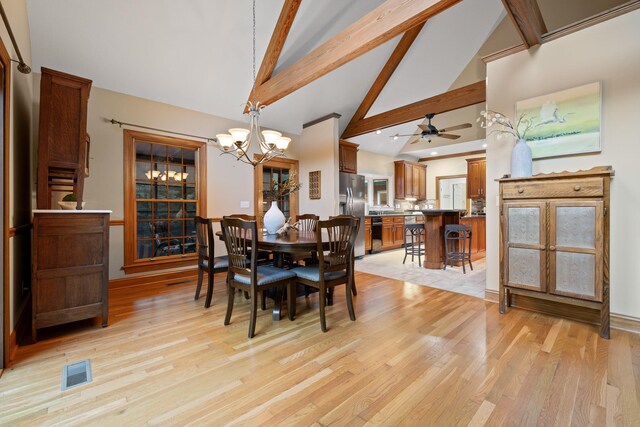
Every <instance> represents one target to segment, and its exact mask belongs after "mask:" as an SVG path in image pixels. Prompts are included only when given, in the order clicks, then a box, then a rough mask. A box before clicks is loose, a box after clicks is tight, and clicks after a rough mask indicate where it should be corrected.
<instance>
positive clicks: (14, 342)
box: [6, 329, 18, 366]
mask: <svg viewBox="0 0 640 427" xmlns="http://www.w3.org/2000/svg"><path fill="white" fill-rule="evenodd" d="M17 351H18V331H17V329H14V330H13V331H11V334H10V335H9V360H7V361H6V365H7V366H9V365H10V364H11V362H12V361H13V360H15V358H16V352H17Z"/></svg>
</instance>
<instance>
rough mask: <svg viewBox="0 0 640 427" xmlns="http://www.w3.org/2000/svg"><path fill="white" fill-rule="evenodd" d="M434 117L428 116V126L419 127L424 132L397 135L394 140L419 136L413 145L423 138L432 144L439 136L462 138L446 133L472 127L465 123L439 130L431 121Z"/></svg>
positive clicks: (432, 115) (431, 114)
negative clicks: (434, 138) (401, 137)
mask: <svg viewBox="0 0 640 427" xmlns="http://www.w3.org/2000/svg"><path fill="white" fill-rule="evenodd" d="M434 116H435V114H434V113H430V114H427V115H426V116H425V117H426V118H427V119H428V120H429V123H428V124H426V125H418V127H419V128H420V129H422V132H420V133H413V134H409V135H398V134H395V135H393V138H394V139H398V137H400V136H419V137H420V138H418V139H416V140H415V141H413V142H412V144H415V143H416V142H418V141H419V140H420V139H421V138H427V139H428V141H429V142H431V138H433V137H436V136H438V137H440V138H447V139H458V138H460V135H452V134H449V133H445V132H451V131H454V130H460V129H467V128H470V127H471V123H464V124H461V125H457V126H451V127H449V128H446V129H438V128H436V127H435V126H434V125H432V124H431V119H433V118H434Z"/></svg>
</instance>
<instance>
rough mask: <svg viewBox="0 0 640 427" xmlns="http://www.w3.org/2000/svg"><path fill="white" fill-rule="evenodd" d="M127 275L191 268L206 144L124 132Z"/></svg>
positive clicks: (203, 193)
mask: <svg viewBox="0 0 640 427" xmlns="http://www.w3.org/2000/svg"><path fill="white" fill-rule="evenodd" d="M124 145H125V156H124V158H125V165H124V166H125V174H124V175H125V176H124V178H125V183H124V185H125V192H124V193H125V201H124V202H125V203H124V205H125V206H124V207H125V265H124V270H125V272H127V273H133V272H140V271H148V270H157V269H166V268H173V267H179V266H184V265H191V264H194V265H195V260H196V255H195V253H196V240H195V225H194V221H193V219H194V217H195V216H196V215H201V214H202V212H204V210H205V206H206V191H205V183H206V173H205V168H206V166H205V165H206V163H205V161H206V144H205V143H204V142H199V141H192V140H187V139H180V138H173V137H167V136H162V135H155V134H150V133H144V132H136V131H130V130H125V131H124Z"/></svg>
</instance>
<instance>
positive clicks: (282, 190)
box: [262, 172, 302, 234]
mask: <svg viewBox="0 0 640 427" xmlns="http://www.w3.org/2000/svg"><path fill="white" fill-rule="evenodd" d="M300 188H302V184H300V182H298V176H297V174H296V173H295V172H293V173H291V175H290V176H289V178H288V179H285V180H284V181H282V182H280V183H279V182H277V181H276V180H275V179H272V180H271V184H270V186H269V189H268V190H265V191H263V193H262V194H263V198H264V200H265V201H266V202H271V207H270V208H269V210H268V211H267V212H266V213H265V214H264V228H266V229H267V233H268V234H276V233H277V232H278V231H279V230H280V229H281V228H282V227H283V226H284V225H285V223H286V222H287V219H286V218H285V216H284V214H283V213H282V211H281V210H280V209H279V208H278V201H279V200H282V198H283V197H285V196H288V195H291V194H293V193H296V192H297V191H300Z"/></svg>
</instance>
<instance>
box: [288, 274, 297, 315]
mask: <svg viewBox="0 0 640 427" xmlns="http://www.w3.org/2000/svg"><path fill="white" fill-rule="evenodd" d="M295 288H296V282H295V281H293V280H292V281H290V282H289V283H287V316H288V317H289V320H293V319H295V317H296V291H295Z"/></svg>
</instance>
